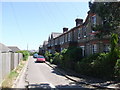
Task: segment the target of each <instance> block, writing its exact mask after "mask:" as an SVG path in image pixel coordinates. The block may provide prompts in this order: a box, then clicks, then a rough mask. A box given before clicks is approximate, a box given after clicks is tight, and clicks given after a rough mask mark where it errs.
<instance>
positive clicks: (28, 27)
mask: <svg viewBox="0 0 120 90" xmlns="http://www.w3.org/2000/svg"><path fill="white" fill-rule="evenodd" d="M1 8H2V9H1ZM88 10H89V7H88V2H1V3H0V11H1V14H0V19H1V20H2V22H0V25H1V26H0V27H2V28H0V42H1V43H3V44H5V45H6V46H17V47H18V48H20V49H22V50H26V49H27V46H28V49H29V50H33V49H35V50H38V48H39V46H40V45H42V44H43V41H44V40H48V37H49V35H50V34H51V33H52V32H60V33H62V29H63V27H67V28H69V30H70V29H71V28H73V27H75V19H76V18H82V19H84V20H85V18H86V17H87V12H88ZM1 15H2V16H1Z"/></svg>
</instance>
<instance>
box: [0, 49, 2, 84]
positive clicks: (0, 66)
mask: <svg viewBox="0 0 120 90" xmlns="http://www.w3.org/2000/svg"><path fill="white" fill-rule="evenodd" d="M1 82H2V53H1V51H0V84H1ZM0 86H1V85H0Z"/></svg>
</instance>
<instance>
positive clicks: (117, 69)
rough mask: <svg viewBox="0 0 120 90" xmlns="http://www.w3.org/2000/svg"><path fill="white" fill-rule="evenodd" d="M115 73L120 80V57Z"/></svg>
mask: <svg viewBox="0 0 120 90" xmlns="http://www.w3.org/2000/svg"><path fill="white" fill-rule="evenodd" d="M115 75H116V76H117V80H120V59H118V60H117V62H116V65H115Z"/></svg>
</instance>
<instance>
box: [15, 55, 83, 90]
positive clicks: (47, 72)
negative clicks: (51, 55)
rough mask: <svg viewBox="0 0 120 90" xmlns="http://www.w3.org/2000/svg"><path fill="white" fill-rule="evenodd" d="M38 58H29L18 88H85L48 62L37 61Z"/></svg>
mask: <svg viewBox="0 0 120 90" xmlns="http://www.w3.org/2000/svg"><path fill="white" fill-rule="evenodd" d="M35 61H36V59H34V58H33V57H30V58H29V61H28V65H27V66H26V69H25V70H24V71H23V74H22V75H21V77H20V80H19V82H18V83H17V85H16V88H21V87H22V88H25V86H27V87H28V88H74V89H73V90H75V88H84V87H82V86H80V85H79V84H76V83H75V82H73V81H71V80H69V79H67V78H66V77H64V76H63V75H62V74H61V73H59V72H57V71H56V70H54V69H53V68H51V67H50V66H48V65H47V64H46V63H36V62H35Z"/></svg>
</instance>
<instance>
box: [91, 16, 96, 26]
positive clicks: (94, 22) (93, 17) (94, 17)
mask: <svg viewBox="0 0 120 90" xmlns="http://www.w3.org/2000/svg"><path fill="white" fill-rule="evenodd" d="M92 23H93V25H96V15H94V16H92Z"/></svg>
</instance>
